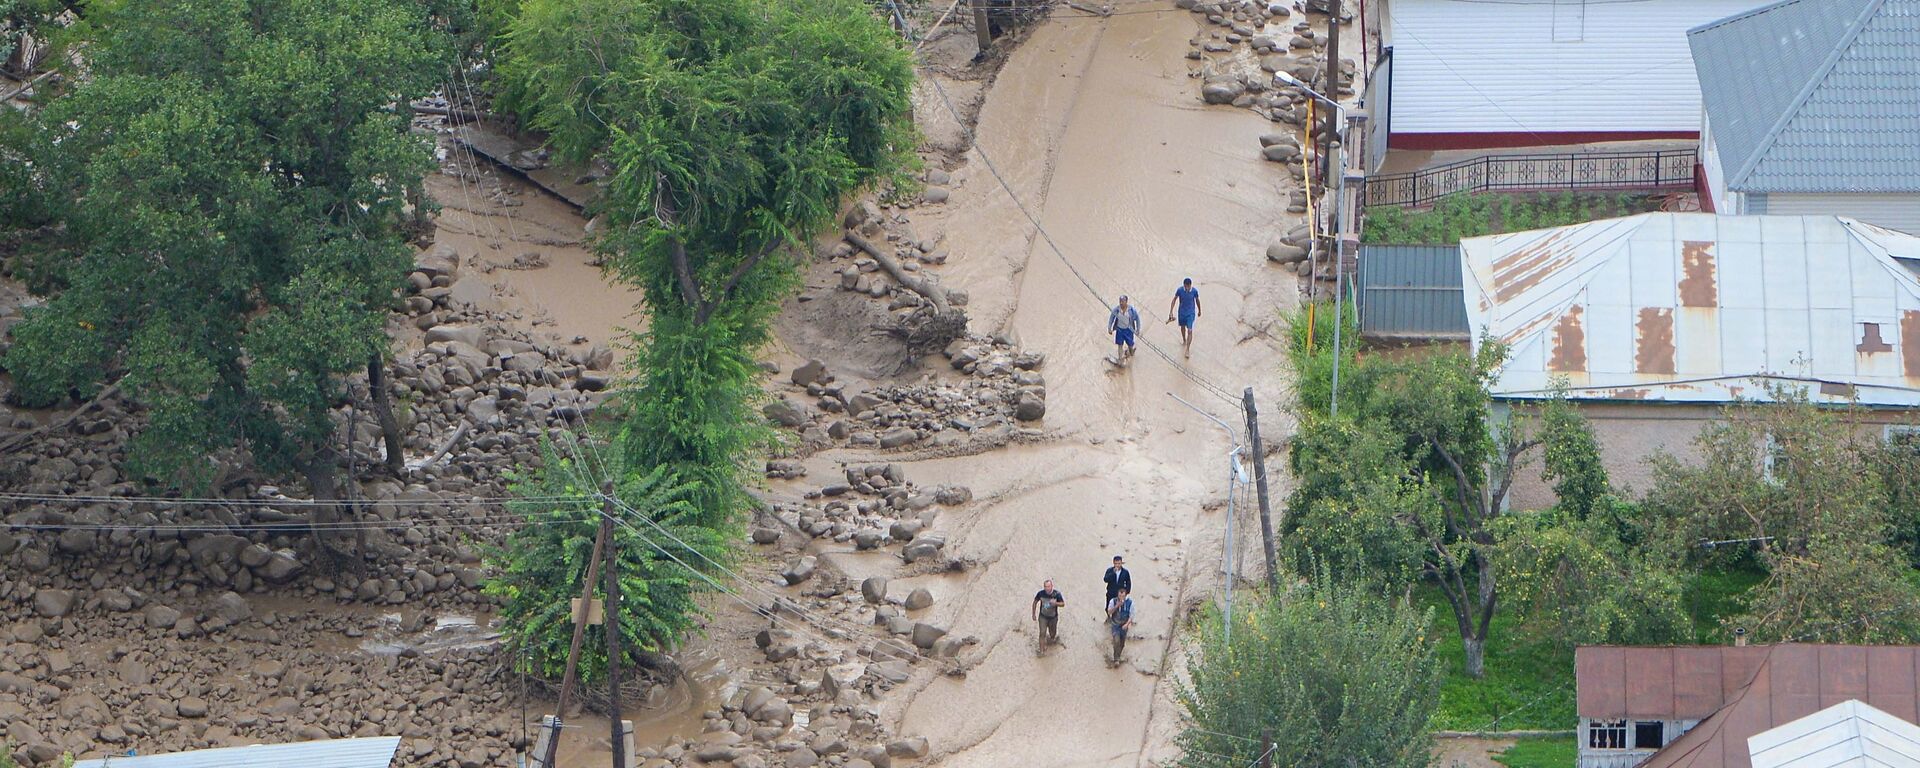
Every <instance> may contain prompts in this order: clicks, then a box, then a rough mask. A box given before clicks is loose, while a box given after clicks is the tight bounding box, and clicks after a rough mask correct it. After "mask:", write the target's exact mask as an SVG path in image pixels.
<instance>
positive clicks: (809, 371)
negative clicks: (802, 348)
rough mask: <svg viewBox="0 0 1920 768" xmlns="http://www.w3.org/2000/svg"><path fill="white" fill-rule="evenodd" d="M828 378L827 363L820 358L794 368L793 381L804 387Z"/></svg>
mask: <svg viewBox="0 0 1920 768" xmlns="http://www.w3.org/2000/svg"><path fill="white" fill-rule="evenodd" d="M826 378H827V364H826V363H823V362H820V361H818V360H808V361H807V362H806V363H805V364H803V365H801V366H800V367H798V368H795V369H793V383H794V384H795V385H797V386H802V387H804V386H806V385H808V384H813V383H816V382H820V381H823V380H825V379H826Z"/></svg>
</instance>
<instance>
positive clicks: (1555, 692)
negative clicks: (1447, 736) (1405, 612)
mask: <svg viewBox="0 0 1920 768" xmlns="http://www.w3.org/2000/svg"><path fill="white" fill-rule="evenodd" d="M1415 595H1416V597H1417V599H1419V600H1420V601H1421V603H1422V604H1424V605H1428V606H1431V607H1432V608H1433V616H1434V624H1433V631H1434V636H1435V638H1436V641H1437V642H1438V644H1439V646H1438V653H1439V656H1440V663H1441V671H1442V677H1441V681H1440V707H1439V709H1438V710H1437V711H1435V712H1434V715H1433V729H1434V730H1437V731H1479V730H1501V731H1517V730H1565V729H1568V728H1573V727H1574V726H1576V725H1577V724H1578V723H1579V720H1578V718H1576V717H1575V716H1574V708H1573V699H1574V690H1573V652H1572V651H1571V650H1569V649H1566V648H1561V647H1557V646H1556V645H1555V644H1554V642H1553V641H1552V640H1548V639H1544V638H1539V637H1534V636H1530V635H1529V634H1527V633H1525V632H1523V631H1521V627H1520V623H1519V621H1518V620H1517V619H1515V618H1514V617H1513V616H1512V615H1510V614H1508V613H1507V612H1506V611H1501V612H1499V613H1497V614H1495V615H1494V617H1493V629H1492V632H1491V633H1490V634H1489V637H1488V638H1487V669H1486V672H1487V674H1486V676H1485V677H1483V678H1480V679H1478V680H1475V679H1473V678H1471V677H1467V674H1466V671H1465V666H1464V661H1465V659H1466V652H1465V651H1464V650H1462V648H1461V645H1460V631H1459V629H1458V628H1456V626H1455V624H1454V621H1453V612H1452V611H1451V610H1450V609H1448V608H1447V602H1446V598H1445V597H1443V596H1442V595H1441V594H1440V590H1439V589H1438V588H1435V587H1422V588H1420V589H1419V590H1418V591H1417V592H1415Z"/></svg>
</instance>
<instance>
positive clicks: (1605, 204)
mask: <svg viewBox="0 0 1920 768" xmlns="http://www.w3.org/2000/svg"><path fill="white" fill-rule="evenodd" d="M1659 208H1660V200H1659V198H1656V197H1653V196H1650V195H1644V194H1625V193H1623V194H1617V195H1599V194H1579V193H1574V192H1560V193H1552V194H1530V195H1529V194H1523V195H1481V194H1471V193H1462V194H1457V195H1448V196H1446V197H1443V198H1440V200H1439V201H1438V202H1436V203H1434V206H1433V207H1432V208H1431V209H1428V210H1424V211H1410V210H1406V209H1402V208H1392V207H1387V206H1381V207H1378V208H1374V209H1371V210H1369V211H1367V220H1366V225H1365V227H1364V228H1363V229H1362V230H1361V232H1360V241H1361V242H1363V243H1377V244H1382V245H1455V244H1458V243H1459V242H1460V239H1461V238H1465V237H1479V236H1481V235H1496V234H1500V233H1502V232H1523V231H1526V230H1529V229H1541V228H1544V227H1559V226H1565V225H1568V224H1579V223H1582V222H1588V221H1593V220H1595V219H1608V218H1613V217H1615V216H1630V215H1633V214H1636V213H1646V212H1648V211H1655V210H1659Z"/></svg>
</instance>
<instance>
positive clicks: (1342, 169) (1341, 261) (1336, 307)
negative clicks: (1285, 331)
mask: <svg viewBox="0 0 1920 768" xmlns="http://www.w3.org/2000/svg"><path fill="white" fill-rule="evenodd" d="M1273 79H1274V81H1275V82H1276V83H1279V84H1284V85H1289V86H1292V87H1294V88H1298V89H1300V90H1301V91H1302V92H1304V93H1306V94H1307V95H1308V96H1311V97H1313V98H1315V99H1318V100H1319V101H1320V102H1321V103H1324V104H1326V105H1328V106H1330V107H1333V111H1334V124H1335V125H1339V126H1342V127H1344V126H1345V125H1346V115H1347V108H1346V107H1344V106H1341V105H1340V101H1339V100H1338V99H1332V98H1328V97H1327V95H1326V94H1323V93H1321V92H1319V91H1316V90H1314V89H1313V88H1312V87H1311V86H1309V85H1307V84H1306V83H1304V82H1301V81H1300V78H1297V77H1294V76H1293V74H1292V73H1289V72H1275V73H1273ZM1309 128H1311V126H1309ZM1335 138H1336V139H1339V144H1340V149H1339V150H1338V154H1336V155H1334V158H1333V162H1332V163H1331V164H1330V165H1329V166H1328V169H1329V171H1330V173H1329V174H1328V175H1332V176H1334V177H1335V178H1334V186H1333V200H1334V206H1333V388H1332V390H1331V393H1330V394H1329V396H1328V411H1329V412H1330V415H1332V416H1336V417H1337V416H1339V415H1340V357H1341V349H1340V330H1341V326H1344V325H1346V324H1347V323H1346V320H1347V316H1346V313H1345V311H1344V308H1345V299H1346V281H1345V278H1346V271H1347V270H1346V265H1347V240H1346V238H1345V237H1343V236H1342V235H1343V234H1344V233H1345V232H1346V205H1345V204H1344V200H1345V199H1346V191H1347V190H1346V187H1347V174H1346V167H1347V159H1346V158H1347V142H1346V141H1345V139H1343V138H1341V137H1339V136H1335ZM1309 224H1311V222H1309Z"/></svg>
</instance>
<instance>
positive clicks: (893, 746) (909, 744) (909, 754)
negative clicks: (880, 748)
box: [887, 736, 929, 760]
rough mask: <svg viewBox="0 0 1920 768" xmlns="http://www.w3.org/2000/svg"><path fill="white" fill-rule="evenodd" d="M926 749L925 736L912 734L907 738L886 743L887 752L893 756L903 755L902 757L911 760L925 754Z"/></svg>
mask: <svg viewBox="0 0 1920 768" xmlns="http://www.w3.org/2000/svg"><path fill="white" fill-rule="evenodd" d="M928 749H929V747H928V745H927V737H925V736H914V737H912V738H907V739H897V740H895V741H893V742H892V743H890V744H888V745H887V754H889V755H892V756H894V757H904V758H909V759H913V760H918V759H920V758H923V757H926V756H927V751H928Z"/></svg>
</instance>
